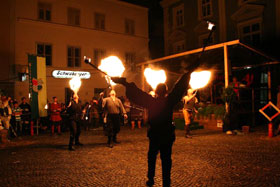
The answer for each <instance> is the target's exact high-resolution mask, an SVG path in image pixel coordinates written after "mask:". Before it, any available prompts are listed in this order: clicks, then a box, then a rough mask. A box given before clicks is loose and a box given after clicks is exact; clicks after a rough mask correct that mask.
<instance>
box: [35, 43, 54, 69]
mask: <svg viewBox="0 0 280 187" xmlns="http://www.w3.org/2000/svg"><path fill="white" fill-rule="evenodd" d="M38 45H43V48H44V49H43V50H44V51H43V55H41V54H38ZM46 46H51V54H50V55H49V54H48V55H46ZM36 54H37V56H41V57H45V58H46V66H53V60H52V59H53V45H52V44H51V43H44V42H36ZM48 56H49V57H50V64H47V57H48Z"/></svg>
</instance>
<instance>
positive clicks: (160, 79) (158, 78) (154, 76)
mask: <svg viewBox="0 0 280 187" xmlns="http://www.w3.org/2000/svg"><path fill="white" fill-rule="evenodd" d="M144 75H145V78H146V81H147V82H148V84H149V85H151V87H152V88H153V90H155V89H156V87H157V85H158V84H159V83H165V81H166V74H165V71H164V70H153V69H151V68H146V69H145V71H144Z"/></svg>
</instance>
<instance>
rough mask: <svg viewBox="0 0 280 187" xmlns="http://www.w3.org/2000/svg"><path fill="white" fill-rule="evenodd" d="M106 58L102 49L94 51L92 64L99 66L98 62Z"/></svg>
mask: <svg viewBox="0 0 280 187" xmlns="http://www.w3.org/2000/svg"><path fill="white" fill-rule="evenodd" d="M105 56H106V51H105V50H104V49H94V51H93V62H94V65H95V66H99V65H100V62H101V60H102V59H103V58H105Z"/></svg>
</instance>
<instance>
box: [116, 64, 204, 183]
mask: <svg viewBox="0 0 280 187" xmlns="http://www.w3.org/2000/svg"><path fill="white" fill-rule="evenodd" d="M198 65H199V63H197V64H193V65H192V66H191V67H189V71H188V72H187V73H185V74H184V75H183V76H182V77H181V78H180V79H179V81H178V82H177V83H176V85H175V87H174V89H173V90H172V91H171V92H170V93H169V94H167V86H166V85H165V84H162V83H161V84H159V85H158V86H157V88H156V90H155V93H156V96H155V97H153V96H151V95H149V94H148V93H146V92H143V91H142V90H140V89H139V88H138V87H137V86H136V85H135V84H134V83H128V82H126V79H125V78H118V77H112V80H113V81H114V82H115V83H119V84H122V85H124V86H125V87H126V95H127V97H128V98H129V100H131V101H132V102H133V103H135V104H137V105H139V106H142V107H144V108H147V109H148V116H149V117H148V123H149V128H148V133H147V136H148V137H149V151H148V176H147V177H148V181H147V182H146V185H147V186H153V185H154V176H155V166H156V158H157V154H158V152H160V158H161V161H162V178H163V186H164V187H168V186H170V183H171V180H170V172H171V166H172V160H171V153H172V145H173V142H174V141H175V126H174V125H173V123H172V116H173V108H174V106H175V105H176V104H177V103H178V102H179V101H180V100H181V98H182V97H183V95H184V93H185V91H186V89H187V87H188V83H189V80H190V74H191V72H192V71H193V70H194V69H195V68H197V67H198Z"/></svg>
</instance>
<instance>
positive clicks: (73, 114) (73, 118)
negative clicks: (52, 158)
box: [67, 94, 83, 151]
mask: <svg viewBox="0 0 280 187" xmlns="http://www.w3.org/2000/svg"><path fill="white" fill-rule="evenodd" d="M67 112H68V114H69V120H70V127H69V129H70V139H69V146H68V149H69V150H70V151H74V150H75V149H74V148H73V143H74V140H75V145H77V146H82V145H83V144H82V143H81V142H80V140H79V138H80V134H81V117H82V106H81V104H80V103H79V97H78V95H76V94H74V96H73V100H71V101H70V103H69V105H68V109H67Z"/></svg>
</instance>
